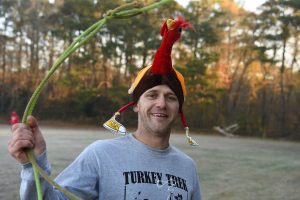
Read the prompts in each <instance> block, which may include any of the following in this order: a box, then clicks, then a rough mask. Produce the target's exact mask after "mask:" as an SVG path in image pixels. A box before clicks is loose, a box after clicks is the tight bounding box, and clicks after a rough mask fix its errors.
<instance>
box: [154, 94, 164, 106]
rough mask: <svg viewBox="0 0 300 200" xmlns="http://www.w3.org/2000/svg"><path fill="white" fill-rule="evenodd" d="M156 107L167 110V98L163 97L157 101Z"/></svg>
mask: <svg viewBox="0 0 300 200" xmlns="http://www.w3.org/2000/svg"><path fill="white" fill-rule="evenodd" d="M156 106H157V107H159V108H166V98H165V97H164V96H163V95H162V96H160V97H159V98H158V99H157V102H156Z"/></svg>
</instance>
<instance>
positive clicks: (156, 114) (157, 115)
mask: <svg viewBox="0 0 300 200" xmlns="http://www.w3.org/2000/svg"><path fill="white" fill-rule="evenodd" d="M153 115H154V116H155V117H168V115H166V114H160V113H154V114H153Z"/></svg>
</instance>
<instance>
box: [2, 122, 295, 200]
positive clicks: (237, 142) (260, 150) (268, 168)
mask: <svg viewBox="0 0 300 200" xmlns="http://www.w3.org/2000/svg"><path fill="white" fill-rule="evenodd" d="M9 128H10V127H9V126H3V125H0V199H1V200H15V199H19V196H18V193H19V183H20V178H19V174H20V168H21V166H20V165H18V164H17V163H16V161H15V160H14V159H13V158H11V157H10V156H9V155H8V152H7V148H6V145H7V141H8V140H9V137H10V130H9ZM42 130H43V133H44V135H45V139H46V141H47V147H48V158H49V160H50V162H51V164H52V168H53V176H56V175H57V174H58V173H59V172H60V171H61V170H62V169H63V168H65V167H66V166H67V165H68V164H69V163H70V162H71V161H72V160H73V159H74V158H75V157H76V156H77V155H78V154H79V153H80V152H81V151H82V150H83V148H84V147H85V146H87V145H88V144H90V143H91V142H93V141H95V140H98V139H104V138H112V137H114V135H112V134H108V133H107V132H104V131H103V130H102V129H97V130H96V129H82V128H76V129H75V130H72V129H68V128H50V127H42ZM194 138H195V139H196V140H197V141H198V142H199V144H200V147H199V148H193V147H189V146H188V145H186V144H185V139H184V135H183V134H174V135H172V138H171V140H172V143H173V144H175V146H177V147H179V148H180V149H182V150H183V151H185V152H186V153H187V154H189V155H190V156H191V157H192V158H194V160H195V161H196V162H197V164H198V171H199V175H200V180H201V186H202V193H203V199H204V200H299V199H300V189H299V188H300V144H299V143H292V142H279V141H270V140H258V139H244V138H243V139H242V138H224V137H221V136H220V137H218V136H203V135H199V136H197V137H194Z"/></svg>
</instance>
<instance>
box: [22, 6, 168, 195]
mask: <svg viewBox="0 0 300 200" xmlns="http://www.w3.org/2000/svg"><path fill="white" fill-rule="evenodd" d="M170 1H171V0H161V1H159V2H156V3H153V4H150V5H147V6H144V7H143V6H142V5H141V4H140V3H138V2H133V3H128V4H124V5H122V6H120V7H117V8H115V9H114V10H110V11H108V12H107V14H106V15H105V16H104V17H103V18H102V19H101V20H99V21H98V22H96V23H94V24H93V25H92V26H90V27H89V28H88V29H86V30H85V31H84V32H83V33H82V34H81V35H80V36H78V37H77V38H76V39H75V40H74V41H73V42H72V44H70V46H69V47H68V48H67V49H66V50H65V51H64V52H63V53H62V54H61V55H60V56H59V57H58V59H57V60H56V61H55V62H54V64H53V65H52V67H51V68H50V70H49V71H48V73H47V74H46V76H45V77H44V79H43V80H42V81H41V83H40V84H39V85H38V86H37V88H36V90H35V91H34V93H33V95H32V96H31V98H30V100H29V102H28V104H27V106H26V109H25V111H24V114H23V118H22V123H27V117H28V116H29V115H31V114H32V112H33V109H34V107H35V105H36V103H37V101H38V98H39V96H40V94H41V92H42V90H43V89H44V87H45V86H46V84H47V81H48V80H49V78H50V77H51V76H52V75H53V73H54V72H55V71H56V70H57V69H58V67H59V66H60V65H61V64H62V63H63V62H64V61H65V60H66V59H67V58H68V57H69V56H70V55H71V54H72V53H73V52H74V51H76V50H77V49H78V48H79V47H81V46H82V45H83V44H84V43H86V42H87V41H88V40H89V39H91V38H92V37H93V36H94V35H95V34H96V33H97V32H98V31H99V30H100V29H101V28H102V27H103V25H104V24H105V23H107V21H109V20H111V19H127V18H131V17H133V16H136V15H139V14H141V13H143V12H146V11H149V10H151V9H154V8H157V7H160V6H162V5H163V4H166V3H169V2H170ZM26 154H27V157H28V159H29V161H30V162H31V164H32V166H33V171H34V178H35V184H36V190H37V197H38V200H42V190H41V184H40V178H39V175H41V176H42V177H43V178H44V179H45V180H46V181H47V182H49V183H50V184H51V185H53V186H54V187H55V188H56V189H58V190H59V191H61V192H62V193H64V194H65V195H66V196H67V197H68V198H70V199H72V200H73V199H74V200H77V199H80V198H79V197H77V196H76V195H74V194H72V193H71V192H69V191H67V190H66V189H64V188H63V187H61V186H60V185H58V184H57V183H56V182H55V181H54V180H53V179H52V178H51V177H50V176H48V175H47V174H46V173H45V171H44V170H43V169H42V168H41V167H40V166H39V165H38V164H37V162H36V159H35V156H34V153H33V150H32V149H27V150H26Z"/></svg>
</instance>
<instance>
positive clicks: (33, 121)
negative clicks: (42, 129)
mask: <svg viewBox="0 0 300 200" xmlns="http://www.w3.org/2000/svg"><path fill="white" fill-rule="evenodd" d="M27 124H28V126H30V127H31V128H35V127H37V126H38V122H37V120H36V119H35V117H33V116H32V115H30V116H28V117H27Z"/></svg>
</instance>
